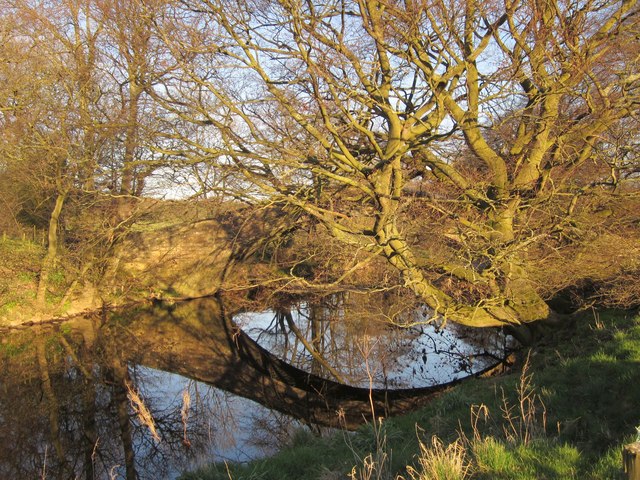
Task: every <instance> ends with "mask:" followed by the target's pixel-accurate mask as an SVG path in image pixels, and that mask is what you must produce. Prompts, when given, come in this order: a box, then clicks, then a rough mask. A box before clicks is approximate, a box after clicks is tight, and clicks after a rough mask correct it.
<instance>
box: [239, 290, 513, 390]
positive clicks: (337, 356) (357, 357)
mask: <svg viewBox="0 0 640 480" xmlns="http://www.w3.org/2000/svg"><path fill="white" fill-rule="evenodd" d="M429 316H430V312H429V311H428V310H427V309H426V308H424V307H423V306H421V305H419V304H415V303H414V302H412V301H411V300H410V299H407V298H406V297H404V296H403V297H398V298H389V294H388V295H386V296H385V295H378V296H373V295H364V294H358V293H340V294H332V295H328V296H324V297H316V298H314V299H312V300H309V299H304V300H301V301H291V302H289V303H288V304H282V303H280V304H276V305H275V306H273V307H272V308H271V309H268V310H264V311H262V312H259V313H256V312H242V313H238V314H236V315H235V316H234V321H235V322H236V323H237V324H238V325H240V326H241V327H242V328H243V330H244V331H245V332H247V334H248V335H249V336H251V338H253V339H254V340H256V342H258V343H259V344H260V345H262V346H263V347H265V348H266V349H267V350H269V351H270V352H271V353H273V354H275V355H277V356H278V357H279V358H282V359H283V360H285V361H287V362H288V363H291V364H292V365H295V366H297V367H299V368H301V369H304V370H307V371H310V372H312V373H314V374H317V375H321V376H325V377H327V378H332V379H334V380H338V381H341V382H343V383H348V384H350V385H355V386H360V387H369V386H373V387H375V388H392V389H404V388H416V387H428V386H432V385H438V384H441V383H445V382H449V381H451V380H452V379H456V378H462V377H466V376H468V375H470V374H473V373H475V372H478V371H480V370H482V369H485V368H487V367H488V366H489V365H492V364H494V363H496V361H499V360H500V359H502V357H503V353H504V351H505V349H506V347H507V345H506V338H505V336H504V335H502V334H501V333H500V332H497V331H494V330H490V331H489V330H481V329H473V328H469V327H464V326H460V325H455V324H450V325H447V327H446V328H442V325H441V324H440V323H438V322H434V323H429V322H428V321H427V320H428V319H429Z"/></svg>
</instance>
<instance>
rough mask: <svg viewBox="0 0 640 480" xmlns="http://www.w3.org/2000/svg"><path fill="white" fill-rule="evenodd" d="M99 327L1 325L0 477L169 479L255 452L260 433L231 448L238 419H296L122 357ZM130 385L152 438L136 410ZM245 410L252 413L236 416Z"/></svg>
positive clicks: (89, 324) (246, 429)
mask: <svg viewBox="0 0 640 480" xmlns="http://www.w3.org/2000/svg"><path fill="white" fill-rule="evenodd" d="M108 333H109V328H108V327H107V328H105V326H104V325H100V324H99V323H97V322H96V319H93V321H89V320H85V321H82V322H80V321H77V322H75V324H74V325H71V324H64V325H57V326H51V327H48V328H41V329H38V330H31V331H28V332H27V331H22V332H18V333H12V334H8V333H3V334H2V344H0V478H7V479H9V478H16V479H17V478H25V479H26V478H47V479H56V478H59V479H68V478H86V479H92V480H93V479H100V478H126V479H134V478H138V479H145V478H171V477H174V476H176V475H177V474H179V473H180V472H181V471H184V470H185V469H188V468H191V467H193V466H194V465H197V464H199V463H203V462H205V461H207V462H208V461H211V459H212V457H217V458H218V459H225V458H228V459H231V460H236V461H238V460H248V459H249V458H253V457H256V456H259V455H263V454H264V453H263V452H261V451H260V450H259V448H260V441H259V439H260V435H255V436H254V438H253V439H251V440H252V441H254V443H255V444H256V445H255V446H254V447H250V446H249V443H250V439H249V438H245V439H240V441H243V442H244V445H243V448H242V451H241V452H240V451H238V448H237V447H238V445H236V443H235V442H236V441H237V438H236V437H237V435H236V433H237V430H238V429H241V430H243V431H244V432H249V431H251V430H252V429H253V425H243V426H239V425H238V422H256V425H264V426H269V425H270V423H271V422H272V421H273V420H269V419H268V418H269V417H274V418H275V419H277V421H279V422H280V423H281V425H280V432H284V431H291V428H289V429H288V430H287V429H283V428H282V426H283V425H284V424H285V423H286V422H288V423H289V424H290V425H293V424H295V425H298V424H297V423H296V422H295V421H294V420H293V419H290V418H287V419H284V420H283V419H282V418H281V417H284V416H283V415H280V414H271V412H269V410H267V409H259V408H257V406H255V405H254V406H250V407H248V405H247V404H253V402H250V401H248V400H244V399H239V398H238V397H236V396H233V395H229V394H227V393H226V392H223V391H221V390H218V389H215V388H213V387H209V386H207V385H204V384H201V383H198V382H194V381H191V380H188V379H185V378H184V377H180V376H178V375H174V374H170V373H166V372H160V371H157V370H153V369H150V368H146V367H142V366H139V365H135V364H132V363H127V362H126V361H125V360H124V359H126V358H128V355H127V353H126V352H123V351H121V350H122V349H123V348H125V347H126V346H125V345H122V344H120V345H119V344H118V342H114V341H113V340H114V338H112V337H110V336H109V335H108ZM132 391H133V392H135V393H137V394H139V396H140V398H141V399H142V400H143V403H144V406H145V408H147V409H148V410H149V412H150V413H151V415H152V418H153V421H154V426H155V428H156V429H157V432H158V436H159V438H158V439H154V436H153V435H151V434H150V431H149V426H148V425H146V424H145V422H144V421H142V420H141V418H140V415H139V414H138V413H136V410H137V409H138V408H139V406H138V405H136V404H134V403H132V402H131V392H132ZM247 409H251V410H252V411H253V412H254V416H255V418H250V417H247V418H243V419H238V418H237V417H238V411H245V412H246V410H247ZM280 436H281V437H282V433H281V434H280ZM247 437H249V435H247ZM276 447H277V445H275V444H274V443H273V438H272V443H271V446H270V448H271V449H273V448H276ZM267 453H268V452H267Z"/></svg>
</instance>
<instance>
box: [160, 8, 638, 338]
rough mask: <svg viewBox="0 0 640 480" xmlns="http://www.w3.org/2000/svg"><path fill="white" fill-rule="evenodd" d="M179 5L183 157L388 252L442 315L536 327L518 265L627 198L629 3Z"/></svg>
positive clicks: (633, 40) (634, 129)
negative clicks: (194, 128) (187, 127)
mask: <svg viewBox="0 0 640 480" xmlns="http://www.w3.org/2000/svg"><path fill="white" fill-rule="evenodd" d="M177 7H178V8H179V13H178V15H177V16H176V17H174V19H172V20H171V21H169V22H168V24H167V25H169V27H168V28H170V29H171V30H166V31H167V32H168V33H167V36H166V39H167V40H168V42H169V43H168V44H169V45H170V49H171V51H172V53H173V56H174V58H175V59H176V61H178V62H179V63H180V65H181V68H182V70H183V72H184V76H183V77H181V78H180V79H177V80H175V81H174V82H173V83H171V84H168V85H167V86H166V90H165V91H164V92H159V93H158V96H159V97H161V101H163V102H165V103H166V104H167V105H171V106H172V109H173V111H174V113H175V114H176V115H177V116H179V117H180V118H182V119H183V120H185V121H187V123H190V124H195V125H199V126H201V128H202V129H203V130H202V131H203V132H206V133H204V134H203V137H202V139H193V138H192V137H188V136H187V135H182V137H183V138H184V139H185V140H186V142H185V146H186V147H185V149H184V150H183V151H182V152H181V153H182V154H184V155H186V156H194V155H195V156H200V157H206V158H208V159H209V161H210V162H214V163H215V164H216V165H217V167H218V168H219V169H222V170H226V171H229V172H231V175H232V176H233V177H234V178H236V181H235V185H236V186H238V187H240V188H242V189H243V190H242V191H239V190H238V191H236V192H234V193H235V194H236V195H245V196H250V197H251V196H253V197H256V196H266V197H268V198H270V199H272V200H273V201H276V202H282V203H286V204H289V205H293V206H295V207H297V208H298V209H300V210H301V211H304V212H305V213H306V214H308V215H310V216H312V217H313V218H315V219H317V220H318V221H319V222H320V223H321V224H322V225H324V226H325V227H326V228H327V230H328V231H329V232H330V233H331V234H332V235H333V236H334V237H335V238H337V239H339V240H341V241H342V242H344V243H345V244H348V245H352V246H354V247H356V248H360V249H363V250H366V251H368V252H370V253H371V254H374V255H380V256H382V257H384V258H386V259H387V260H388V261H389V263H390V264H391V265H393V266H394V267H395V268H396V269H397V270H398V271H399V272H400V274H401V277H402V280H403V283H404V285H406V286H407V287H408V288H410V289H412V290H413V291H414V292H415V293H416V294H417V295H418V296H419V297H420V298H421V299H422V300H423V301H424V302H426V303H427V304H428V305H429V306H430V307H431V308H432V309H434V310H435V312H436V313H437V314H439V315H442V316H443V317H444V318H448V319H451V320H453V321H457V322H461V323H466V324H470V325H478V326H488V325H503V324H518V323H521V322H532V321H536V320H540V319H544V318H548V317H549V316H550V315H552V312H551V311H550V309H549V307H548V305H547V303H546V301H545V299H543V298H542V296H541V290H542V289H541V288H540V285H538V284H536V282H534V280H533V279H532V274H533V270H534V269H535V268H536V264H537V263H539V262H542V261H543V260H544V259H545V258H547V262H548V257H550V256H552V254H553V253H554V252H555V253H557V254H558V256H560V257H561V256H562V246H563V245H564V244H566V243H575V242H591V241H592V240H593V239H589V238H588V235H585V234H584V233H585V232H584V230H585V229H586V230H588V229H590V228H596V224H597V225H598V226H602V222H600V221H599V220H596V219H595V216H596V215H595V213H596V212H600V213H602V212H604V211H611V210H612V209H617V210H618V212H617V214H619V213H620V211H619V210H620V204H621V202H622V203H625V202H631V203H634V202H635V204H637V193H638V192H637V187H638V160H637V135H638V124H637V120H638V118H637V114H638V105H639V104H638V100H639V98H638V93H639V92H638V85H639V84H638V80H639V79H640V77H639V71H638V38H639V37H638V33H639V31H638V27H639V25H638V5H637V2H636V1H634V0H631V1H604V2H593V1H549V0H541V1H536V0H534V1H478V0H467V1H458V0H455V1H446V0H433V1H431V0H429V1H406V2H395V1H390V0H371V1H368V0H360V1H338V0H336V1H320V2H316V1H304V2H303V1H295V0H294V1H289V0H285V1H281V2H263V1H255V2H254V1H184V2H179V4H178V6H177ZM176 18H177V19H176ZM165 28H166V27H165ZM176 133H177V135H180V132H179V131H176ZM409 204H411V212H408V210H409V208H408V205H409ZM416 204H417V207H416ZM627 204H629V203H627ZM416 212H417V213H416ZM409 214H411V215H413V216H414V217H417V218H415V219H414V222H412V223H411V222H408V221H407V215H409ZM617 214H616V215H614V216H615V217H616V219H617V220H616V221H613V222H610V225H607V226H605V229H610V228H618V229H620V228H623V227H621V226H620V223H625V222H626V224H629V222H633V221H637V217H634V218H635V220H633V219H630V218H629V217H628V216H627V217H626V220H621V219H620V217H619V216H618V215H617ZM591 216H593V217H594V218H590V217H591ZM604 223H606V222H604ZM443 278H446V279H448V280H449V282H456V283H461V284H462V285H464V286H465V287H464V288H463V289H462V290H463V293H461V294H460V293H459V294H457V295H454V294H452V293H451V292H448V291H447V288H446V286H445V283H446V282H443V281H442V279H443Z"/></svg>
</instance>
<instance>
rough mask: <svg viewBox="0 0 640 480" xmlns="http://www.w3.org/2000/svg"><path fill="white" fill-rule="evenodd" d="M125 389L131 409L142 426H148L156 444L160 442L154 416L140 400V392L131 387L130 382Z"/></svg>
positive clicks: (126, 383)
mask: <svg viewBox="0 0 640 480" xmlns="http://www.w3.org/2000/svg"><path fill="white" fill-rule="evenodd" d="M125 387H126V389H127V397H128V398H129V402H130V403H131V408H133V411H134V412H135V413H136V416H137V417H138V421H139V422H140V424H142V425H144V426H146V427H147V428H148V429H149V432H150V433H151V436H152V437H153V439H154V440H155V441H156V442H159V441H160V435H159V434H158V430H157V429H156V423H155V421H154V420H153V415H152V414H151V412H150V411H149V409H148V408H147V406H146V405H145V404H144V402H143V401H142V398H140V395H139V394H138V392H136V391H135V389H134V388H133V387H132V386H131V384H130V383H129V382H125Z"/></svg>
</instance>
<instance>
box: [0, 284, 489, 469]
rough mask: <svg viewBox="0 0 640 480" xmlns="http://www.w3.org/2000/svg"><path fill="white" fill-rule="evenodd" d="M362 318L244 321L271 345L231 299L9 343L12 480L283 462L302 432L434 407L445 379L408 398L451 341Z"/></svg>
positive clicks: (343, 300) (3, 352) (5, 380)
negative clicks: (284, 448)
mask: <svg viewBox="0 0 640 480" xmlns="http://www.w3.org/2000/svg"><path fill="white" fill-rule="evenodd" d="M327 302H328V303H327ZM356 305H359V304H358V302H353V301H352V300H349V299H348V298H347V297H344V296H342V297H330V298H326V299H324V300H323V301H321V302H310V301H305V302H288V304H283V303H282V302H280V303H278V304H277V306H272V307H270V308H267V309H263V313H255V314H249V313H247V312H246V311H245V312H244V313H236V314H235V315H234V319H235V320H237V321H239V322H240V323H241V324H244V325H245V328H246V329H247V331H249V332H250V333H251V335H253V337H254V338H255V339H258V340H259V341H258V342H256V341H254V338H252V337H251V336H249V335H247V334H245V332H243V331H242V330H241V329H240V328H239V327H238V325H237V324H236V323H234V322H233V321H232V320H231V315H230V314H229V313H228V312H227V310H231V309H229V308H228V307H226V306H225V305H224V304H223V303H222V302H221V301H220V300H219V299H204V300H199V301H191V302H185V303H181V304H177V305H174V306H171V307H169V308H137V309H129V310H128V311H127V312H126V313H122V312H117V313H113V314H110V315H96V316H94V317H92V318H85V319H74V320H72V321H68V322H65V323H59V324H55V325H49V326H46V327H45V326H42V327H38V328H36V327H33V328H31V329H28V330H27V329H25V330H21V331H15V330H12V331H6V332H0V339H1V340H0V341H1V343H0V478H61V479H63V478H87V479H97V478H113V477H116V478H126V479H134V478H154V477H155V478H171V477H174V476H175V475H176V474H177V473H179V472H180V471H183V470H185V469H188V468H191V467H193V466H195V465H197V464H199V463H201V462H204V461H210V460H211V459H212V458H213V459H230V460H236V461H237V460H246V459H249V458H254V457H256V456H260V455H263V454H265V453H271V452H272V451H273V450H274V449H277V448H278V447H279V446H280V442H286V441H287V439H288V436H289V435H290V434H291V432H292V431H294V430H295V429H296V428H298V427H299V426H300V425H301V424H306V425H327V426H343V427H345V428H353V427H354V426H356V425H357V424H360V423H362V422H363V421H364V420H366V419H367V418H370V417H371V415H372V414H379V415H390V414H395V413H399V412H402V411H404V410H406V409H408V408H412V407H414V406H417V405H419V404H421V403H425V402H427V401H428V400H429V398H430V397H431V396H432V395H434V394H436V393H437V392H438V391H439V390H440V388H441V387H429V386H428V385H431V384H432V383H431V382H433V381H435V380H437V379H436V376H437V375H436V374H432V375H433V376H434V378H433V379H429V378H428V376H427V375H426V374H424V375H421V376H420V377H419V378H420V381H421V382H422V383H421V384H420V387H421V388H418V389H414V388H407V387H413V386H414V385H415V380H416V378H417V377H418V373H417V372H418V370H420V367H422V368H423V369H425V366H426V367H430V366H433V365H436V364H437V362H439V361H440V360H437V358H439V357H437V356H435V354H433V353H432V351H431V350H427V347H428V346H429V342H431V343H433V344H434V345H436V346H437V348H436V349H441V348H443V347H441V346H440V345H441V343H438V342H439V340H437V338H442V335H440V334H438V335H436V337H435V339H433V340H427V336H425V335H423V334H422V333H421V332H420V328H424V327H417V326H416V327H413V328H410V329H406V328H402V329H401V328H399V327H393V328H389V324H388V323H386V324H384V322H382V319H384V318H382V317H380V318H381V319H380V321H379V320H378V316H377V314H375V311H376V308H377V307H376V305H375V304H374V303H373V302H372V301H371V300H369V302H368V306H369V307H370V308H369V310H368V311H367V312H366V315H364V316H363V315H362V313H363V310H358V309H359V308H360V307H357V306H356ZM412 308H413V307H412ZM406 310H407V311H408V310H410V308H408V307H406ZM372 312H373V313H372ZM374 314H375V315H374ZM383 314H384V315H386V318H387V319H388V318H391V317H390V316H391V315H393V318H394V320H395V321H396V323H397V324H399V323H401V322H405V323H415V320H416V318H415V317H412V316H407V315H401V314H400V313H399V312H391V311H390V310H386V311H384V312H383ZM418 315H422V312H419V313H418ZM358 319H360V320H358ZM338 320H340V321H338ZM365 320H366V321H365ZM261 322H262V325H261ZM478 342H479V341H478ZM478 342H476V343H477V345H475V347H478V348H477V351H478V352H481V349H482V351H483V350H484V349H486V348H487V347H486V345H483V346H482V347H480V346H479V345H480V343H478ZM467 343H468V344H469V345H471V344H473V342H467ZM260 344H262V346H261V345H260ZM305 345H306V347H305ZM493 346H494V347H495V345H493ZM263 347H268V349H269V350H272V352H273V353H272V352H269V351H267V349H265V348H263ZM475 347H474V348H475ZM447 348H449V347H447ZM456 348H458V349H460V348H461V347H459V346H456ZM465 348H467V347H465ZM492 348H493V347H492ZM432 350H433V349H432ZM312 353H313V354H312ZM462 353H463V352H462V350H460V351H459V352H453V353H451V352H449V353H447V356H448V357H449V358H458V359H461V358H465V357H464V355H462ZM423 355H424V356H425V357H428V359H427V360H424V361H423V359H422V356H423ZM452 355H453V356H452ZM443 358H444V357H443ZM394 362H395V364H394ZM398 366H400V367H401V368H400V369H399V371H400V373H399V374H395V373H393V372H394V371H395V370H398V369H397V368H396V367H398ZM363 367H364V369H363ZM416 367H417V368H418V370H416ZM437 368H444V367H437ZM465 368H466V367H465ZM367 369H368V370H367ZM463 370H464V369H463ZM332 371H333V373H332ZM363 372H364V373H363ZM407 372H409V373H410V374H407ZM421 373H423V372H421ZM336 376H337V377H339V378H341V379H342V380H343V381H344V383H340V382H336V381H334V380H332V377H336ZM438 378H441V377H438ZM371 379H374V380H375V384H374V385H373V386H374V387H375V388H373V390H370V388H369V386H370V385H369V380H371ZM345 383H347V384H348V385H347V384H345ZM209 385H211V386H215V387H216V388H215V389H214V388H210V387H209ZM380 386H394V387H395V386H399V387H402V388H401V389H399V390H395V391H386V390H384V389H382V388H377V387H380ZM361 387H365V388H361ZM371 402H373V404H374V408H375V410H376V411H375V412H371V410H370V408H371V407H370V406H371Z"/></svg>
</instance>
